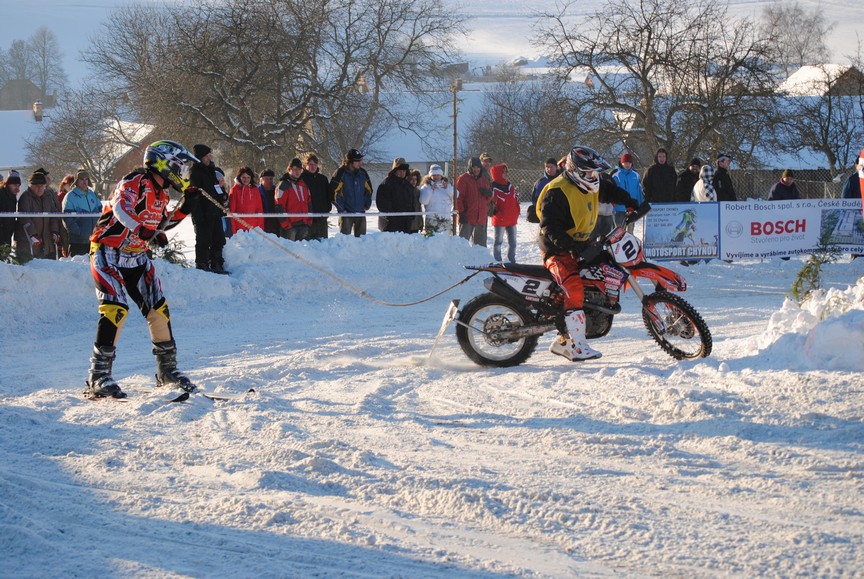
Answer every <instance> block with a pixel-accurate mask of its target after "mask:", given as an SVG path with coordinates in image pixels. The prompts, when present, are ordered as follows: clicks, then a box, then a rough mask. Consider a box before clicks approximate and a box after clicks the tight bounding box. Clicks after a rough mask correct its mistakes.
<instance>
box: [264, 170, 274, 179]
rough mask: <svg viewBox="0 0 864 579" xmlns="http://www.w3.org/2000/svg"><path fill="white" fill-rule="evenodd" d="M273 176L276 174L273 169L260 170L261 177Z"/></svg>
mask: <svg viewBox="0 0 864 579" xmlns="http://www.w3.org/2000/svg"><path fill="white" fill-rule="evenodd" d="M275 176H276V172H275V171H274V170H273V169H264V170H263V171H261V178H262V179H263V178H264V177H275Z"/></svg>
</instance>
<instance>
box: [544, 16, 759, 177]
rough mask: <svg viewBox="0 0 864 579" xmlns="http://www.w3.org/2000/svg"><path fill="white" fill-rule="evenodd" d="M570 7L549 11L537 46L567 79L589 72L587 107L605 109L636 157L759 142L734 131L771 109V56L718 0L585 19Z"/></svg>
mask: <svg viewBox="0 0 864 579" xmlns="http://www.w3.org/2000/svg"><path fill="white" fill-rule="evenodd" d="M572 7H573V3H569V4H565V5H564V6H563V7H562V8H561V10H560V11H559V12H558V13H555V14H547V15H546V16H545V18H544V20H543V21H542V22H541V23H540V33H539V35H538V37H537V40H536V42H537V43H538V44H539V45H540V46H541V47H543V48H545V49H546V50H547V51H548V52H549V53H550V54H552V55H553V57H554V59H555V60H556V62H557V63H558V65H559V67H560V74H561V77H562V78H567V77H568V76H569V75H570V74H572V73H573V72H574V71H575V72H577V73H580V74H587V75H588V77H589V81H590V83H591V84H592V85H593V87H594V89H593V92H592V93H591V94H589V95H588V96H586V99H585V101H584V103H583V106H590V107H593V108H596V109H598V110H601V111H605V113H606V118H605V121H604V122H605V126H606V127H607V128H609V129H613V130H617V132H618V135H619V138H620V140H621V141H622V142H623V143H624V144H625V145H626V146H627V147H629V148H631V149H634V150H635V151H636V152H637V153H638V154H639V156H641V157H645V158H651V156H652V155H653V153H654V151H655V150H656V149H657V148H659V147H664V148H665V149H666V150H667V151H668V152H669V154H670V157H671V158H672V159H679V160H681V159H689V158H691V157H693V156H694V155H695V154H696V153H700V152H701V153H703V154H704V153H705V152H709V151H711V152H716V151H717V150H724V151H727V152H737V149H736V146H737V144H738V143H740V142H743V141H744V140H747V141H751V142H755V141H756V140H757V139H758V137H757V136H755V135H754V136H752V137H750V138H749V139H741V138H740V137H737V136H733V134H732V133H733V132H734V133H738V132H740V131H742V130H746V129H747V128H748V127H756V126H757V125H756V124H754V123H753V120H754V119H759V118H763V117H764V116H766V115H768V114H770V111H771V107H770V99H766V98H765V97H766V96H768V95H770V92H771V86H772V78H771V74H770V72H771V71H770V63H769V60H768V56H769V52H768V49H767V46H766V44H765V43H764V42H762V41H761V40H760V37H759V34H758V31H757V30H756V27H755V26H754V25H753V24H752V23H750V22H748V21H746V20H732V19H730V18H729V16H728V13H727V7H726V5H725V4H721V3H720V2H719V1H717V0H696V1H695V2H679V1H678V0H643V1H642V2H629V1H627V0H609V1H608V2H606V3H605V4H604V5H603V6H601V8H600V9H599V10H598V11H597V12H596V13H594V14H593V15H590V16H588V17H586V18H584V19H581V20H580V19H579V18H577V17H575V16H571V15H570V11H571V10H572ZM766 105H769V106H768V108H766Z"/></svg>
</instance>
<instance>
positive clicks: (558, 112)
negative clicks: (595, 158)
mask: <svg viewBox="0 0 864 579" xmlns="http://www.w3.org/2000/svg"><path fill="white" fill-rule="evenodd" d="M483 98H484V103H483V107H482V108H481V109H480V111H478V113H477V114H476V115H475V116H474V117H473V118H472V119H471V121H470V122H469V125H468V139H467V140H468V149H469V150H471V151H487V152H488V153H489V154H490V155H492V157H493V158H494V159H501V160H503V161H505V162H507V163H511V164H517V165H520V164H521V165H522V166H524V165H526V164H536V163H537V162H538V160H539V159H546V158H547V157H549V156H550V155H552V156H560V155H563V154H564V152H566V151H568V150H569V149H570V147H572V146H573V139H574V133H578V134H579V135H580V136H581V137H582V138H586V139H589V140H590V142H591V143H592V144H594V145H595V146H597V147H599V148H602V144H601V143H600V141H601V140H602V138H601V136H600V135H598V134H593V135H591V136H590V137H589V135H588V134H587V133H589V132H591V131H592V130H593V129H592V127H596V126H597V125H598V123H597V119H596V118H593V115H592V112H593V110H589V109H580V108H579V102H580V99H579V95H578V87H576V86H574V85H572V83H565V82H561V80H560V79H558V78H555V77H547V78H544V79H541V80H532V81H525V80H520V79H519V78H518V76H515V75H512V74H505V75H504V76H503V77H502V78H501V79H500V81H499V82H497V83H495V84H493V85H492V86H491V87H490V88H489V89H487V90H485V91H484V95H483Z"/></svg>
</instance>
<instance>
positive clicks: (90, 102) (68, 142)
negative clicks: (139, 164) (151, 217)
mask: <svg viewBox="0 0 864 579" xmlns="http://www.w3.org/2000/svg"><path fill="white" fill-rule="evenodd" d="M123 107H124V103H123V99H121V98H119V97H117V96H116V95H115V93H113V92H111V91H105V92H100V89H99V88H97V87H90V86H85V87H83V88H81V89H72V90H67V91H65V92H64V93H63V98H62V99H61V100H60V102H59V104H58V106H57V107H55V108H54V109H52V111H51V115H50V117H46V119H45V121H44V122H43V124H42V129H43V130H42V132H40V133H39V134H38V135H37V136H36V137H35V138H34V139H33V140H32V141H30V142H27V143H26V148H27V156H28V160H29V161H30V162H32V163H34V164H38V165H40V166H45V167H50V168H52V169H53V170H55V171H57V172H58V173H59V172H65V173H68V172H72V171H74V170H75V169H76V168H79V167H83V168H85V169H87V171H89V172H90V175H91V177H92V179H93V182H94V183H95V184H96V185H97V191H99V185H100V184H103V183H104V182H105V181H106V179H107V178H108V176H109V175H110V173H111V172H112V170H113V169H114V166H113V164H114V162H116V161H117V155H115V154H112V151H113V150H116V149H117V148H122V147H127V146H138V143H137V142H136V141H135V140H134V138H133V135H132V134H131V132H130V129H129V126H130V125H129V124H128V123H125V122H123V121H122V120H121V119H122V118H123V117H124V116H125V111H124V108H123ZM100 192H101V191H100Z"/></svg>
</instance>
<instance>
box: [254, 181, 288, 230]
mask: <svg viewBox="0 0 864 579" xmlns="http://www.w3.org/2000/svg"><path fill="white" fill-rule="evenodd" d="M258 191H259V192H260V193H261V207H263V208H264V213H278V212H279V208H278V207H276V172H275V171H274V170H273V169H270V168H267V169H264V170H263V171H261V174H260V175H258ZM281 230H282V228H281V226H280V225H279V218H278V217H266V218H264V231H266V232H267V233H272V234H274V235H277V236H278V235H280V233H281Z"/></svg>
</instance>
